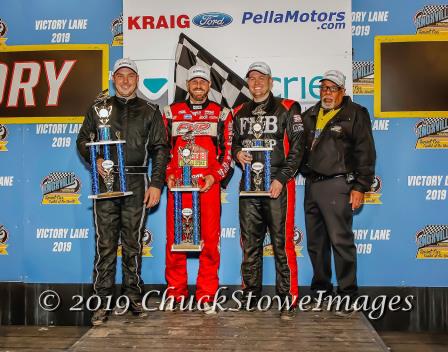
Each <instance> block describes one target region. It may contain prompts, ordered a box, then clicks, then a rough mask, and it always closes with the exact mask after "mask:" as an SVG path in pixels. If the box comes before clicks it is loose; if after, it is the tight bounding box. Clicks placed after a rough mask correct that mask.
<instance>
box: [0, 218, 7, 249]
mask: <svg viewBox="0 0 448 352" xmlns="http://www.w3.org/2000/svg"><path fill="white" fill-rule="evenodd" d="M8 238H9V232H8V230H7V229H6V227H5V226H3V225H2V224H0V255H8V251H7V250H6V249H7V248H8V245H7V244H6V243H7V242H8Z"/></svg>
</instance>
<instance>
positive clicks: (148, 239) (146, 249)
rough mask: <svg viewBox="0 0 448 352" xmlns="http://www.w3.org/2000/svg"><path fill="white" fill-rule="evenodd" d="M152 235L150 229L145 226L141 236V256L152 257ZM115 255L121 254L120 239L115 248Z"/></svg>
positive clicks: (120, 255)
mask: <svg viewBox="0 0 448 352" xmlns="http://www.w3.org/2000/svg"><path fill="white" fill-rule="evenodd" d="M153 238H154V237H153V235H152V232H151V231H150V230H148V229H147V228H145V231H144V233H143V238H142V245H143V248H142V257H152V256H153V255H152V253H151V250H152V247H151V245H152V242H153ZM117 256H119V257H122V256H123V245H122V244H121V239H120V240H119V242H118V249H117Z"/></svg>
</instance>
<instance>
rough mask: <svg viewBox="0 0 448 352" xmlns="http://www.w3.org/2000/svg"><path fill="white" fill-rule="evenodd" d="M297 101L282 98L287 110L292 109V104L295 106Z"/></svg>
mask: <svg viewBox="0 0 448 352" xmlns="http://www.w3.org/2000/svg"><path fill="white" fill-rule="evenodd" d="M294 103H295V100H291V99H283V100H282V105H283V106H284V107H285V109H286V110H289V109H291V106H293V105H294Z"/></svg>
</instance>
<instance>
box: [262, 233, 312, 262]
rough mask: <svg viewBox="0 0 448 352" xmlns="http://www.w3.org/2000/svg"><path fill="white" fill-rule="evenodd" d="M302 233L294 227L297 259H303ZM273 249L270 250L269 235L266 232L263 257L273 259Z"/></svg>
mask: <svg viewBox="0 0 448 352" xmlns="http://www.w3.org/2000/svg"><path fill="white" fill-rule="evenodd" d="M303 237H304V236H303V231H302V230H301V229H299V228H298V227H297V226H294V245H295V250H296V256H297V257H303V254H302V249H303V246H302V242H303ZM273 256H274V249H273V248H272V242H271V235H270V234H269V231H268V232H266V236H265V238H264V241H263V257H273Z"/></svg>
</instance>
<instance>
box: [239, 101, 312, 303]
mask: <svg viewBox="0 0 448 352" xmlns="http://www.w3.org/2000/svg"><path fill="white" fill-rule="evenodd" d="M260 105H261V107H262V110H263V111H265V113H264V114H263V115H262V116H263V118H262V119H263V121H264V127H265V128H264V133H263V136H262V137H261V138H262V139H266V140H268V142H269V143H270V144H271V145H272V146H273V151H272V152H271V182H272V181H273V180H278V181H279V182H280V183H281V184H282V185H283V189H282V192H281V194H280V196H279V197H278V198H277V199H272V198H270V197H252V196H249V197H240V199H239V217H240V233H241V246H242V251H243V260H242V264H241V274H242V280H243V291H244V294H245V296H247V295H248V294H249V292H252V294H253V295H254V296H256V297H259V296H260V295H261V290H262V273H263V270H262V266H263V241H264V239H265V234H266V231H267V230H269V234H270V238H271V243H272V247H273V251H274V258H275V269H276V291H277V294H278V295H279V296H280V297H281V298H282V299H284V298H285V297H290V299H292V301H293V303H295V302H296V300H297V296H298V278H297V261H296V252H295V243H294V206H295V182H294V174H295V173H296V171H297V170H298V168H299V165H300V161H301V155H302V150H303V147H302V145H303V141H304V139H303V125H302V118H301V116H300V112H301V108H300V105H299V103H297V102H295V101H293V100H288V99H281V98H277V97H274V96H273V95H272V93H271V94H270V95H269V97H268V98H267V100H266V101H264V102H261V103H255V102H253V101H252V102H248V103H245V104H243V105H241V106H239V107H238V108H236V109H235V111H234V114H235V116H234V123H233V127H234V136H233V144H232V154H233V157H234V159H235V160H237V154H238V152H240V151H241V149H242V148H243V147H244V144H245V140H253V139H255V136H254V134H253V130H252V126H253V124H254V122H255V117H254V113H253V111H254V110H255V109H257V107H258V108H260ZM262 154H263V153H261V152H254V153H252V157H253V161H252V163H254V162H256V161H261V160H262V158H264V157H263V156H262ZM243 180H244V176H243V179H242V181H241V186H240V187H241V189H243V187H244V181H243Z"/></svg>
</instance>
